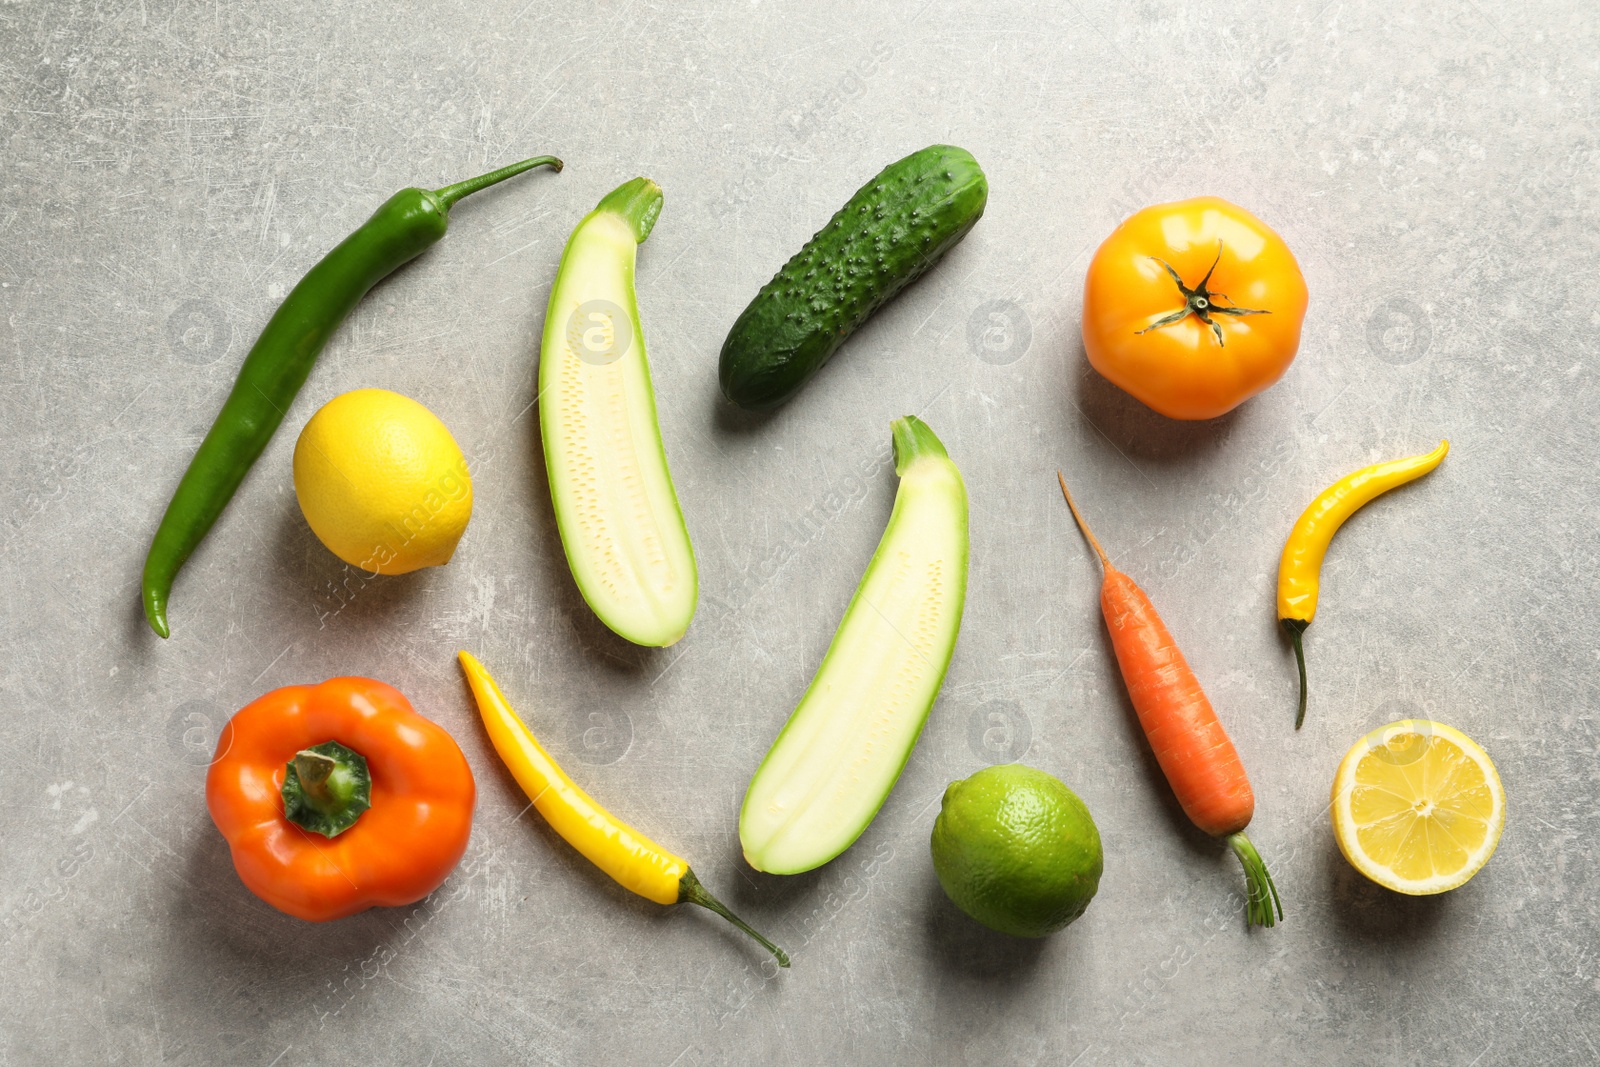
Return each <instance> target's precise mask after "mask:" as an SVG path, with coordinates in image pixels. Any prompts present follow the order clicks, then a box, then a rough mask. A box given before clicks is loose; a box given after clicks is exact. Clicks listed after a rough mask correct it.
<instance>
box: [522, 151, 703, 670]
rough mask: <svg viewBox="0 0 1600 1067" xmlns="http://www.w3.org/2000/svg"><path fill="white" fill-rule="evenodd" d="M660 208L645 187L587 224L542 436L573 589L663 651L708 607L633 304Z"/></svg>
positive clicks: (563, 271)
mask: <svg viewBox="0 0 1600 1067" xmlns="http://www.w3.org/2000/svg"><path fill="white" fill-rule="evenodd" d="M661 199H662V198H661V190H660V188H659V187H658V186H657V185H656V184H655V183H654V182H652V181H650V180H649V179H647V178H635V179H634V180H633V181H630V182H626V183H624V184H623V185H622V186H620V187H618V188H617V189H616V190H615V191H613V192H612V193H611V194H610V195H608V196H607V197H606V198H605V199H604V200H602V201H601V202H600V206H599V207H597V208H596V209H595V210H594V211H592V212H590V213H589V214H588V215H587V216H586V217H585V218H584V220H583V221H582V222H580V223H579V224H578V228H577V229H576V230H574V231H573V233H572V236H571V237H570V238H568V240H567V246H566V249H565V250H564V251H563V252H562V254H561V267H560V269H559V270H558V272H557V274H556V281H555V285H554V286H553V287H552V288H551V290H550V304H549V307H548V309H547V311H546V313H545V323H544V337H543V342H542V344H541V348H540V356H539V432H540V436H541V438H542V440H543V442H544V459H545V469H546V471H547V472H548V474H549V477H550V497H551V501H552V503H553V505H554V509H555V516H556V526H557V527H558V528H559V530H560V532H561V544H562V547H563V548H564V549H565V551H566V556H567V563H568V565H569V566H570V567H571V568H572V577H573V579H574V580H575V581H576V582H577V585H578V590H579V592H581V593H582V594H583V599H584V600H585V601H586V602H587V603H588V605H589V607H590V608H591V609H593V610H594V613H595V614H596V615H597V616H599V617H600V621H602V622H604V623H605V624H606V625H607V626H609V627H610V628H611V629H612V630H613V631H615V632H616V633H617V634H618V635H620V636H621V637H624V638H626V639H627V640H629V641H632V642H633V643H634V644H638V645H654V646H662V645H670V644H672V643H673V642H675V641H677V640H678V639H679V638H680V637H682V636H683V635H684V632H685V631H687V630H688V628H689V621H690V620H691V619H692V618H693V617H694V609H695V602H696V600H697V599H698V596H699V578H698V575H697V572H696V570H695V561H694V549H693V548H692V546H691V545H690V543H689V531H688V528H687V527H686V526H685V525H684V521H683V511H682V509H680V508H679V506H678V495H677V492H676V490H674V488H673V485H672V474H671V472H670V471H669V470H668V469H667V456H666V450H665V449H664V447H663V446H662V443H661V428H660V425H659V423H658V421H657V417H656V400H655V391H654V389H653V388H652V386H651V383H650V365H649V362H648V357H647V355H646V352H645V343H644V330H643V328H642V327H641V325H640V322H639V308H638V302H637V299H636V297H635V292H634V262H635V259H636V258H637V255H638V246H639V245H640V244H641V243H642V242H643V241H644V240H645V238H646V237H648V236H649V235H650V230H651V228H652V227H653V226H654V225H655V220H656V216H657V215H658V214H659V213H660V211H661Z"/></svg>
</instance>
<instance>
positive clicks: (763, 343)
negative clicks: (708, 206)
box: [718, 144, 989, 411]
mask: <svg viewBox="0 0 1600 1067" xmlns="http://www.w3.org/2000/svg"><path fill="white" fill-rule="evenodd" d="M988 201H989V180H988V179H987V178H985V177H984V174H983V169H982V168H981V167H979V166H978V161H977V160H976V159H973V158H972V153H970V152H968V151H966V149H963V148H956V147H955V146H953V145H944V144H937V145H932V146H931V147H928V148H924V149H923V150H922V151H920V152H913V153H912V154H911V155H909V156H907V157H905V158H904V159H902V160H900V161H899V162H897V163H891V164H889V166H887V167H885V168H884V169H883V170H882V172H880V173H879V174H878V176H877V177H876V178H873V179H872V180H871V181H870V182H868V183H867V184H865V185H863V186H862V187H861V188H860V189H858V190H857V191H856V194H855V195H854V196H852V197H851V198H850V200H849V202H848V203H846V204H845V206H844V207H842V208H840V209H839V211H838V213H837V214H836V215H834V216H833V219H832V220H831V221H829V223H828V224H827V225H826V226H824V227H823V228H822V229H821V230H818V231H817V233H816V235H815V236H814V237H812V238H811V240H809V241H807V242H806V245H805V247H804V248H802V249H800V251H799V252H797V253H796V254H795V256H794V258H792V259H790V260H789V262H787V263H785V264H784V265H783V269H782V270H780V271H778V273H777V274H776V275H775V276H774V277H773V279H772V280H771V281H770V282H768V283H767V284H766V285H764V286H762V288H761V292H759V293H757V294H756V298H755V299H754V300H752V301H750V306H749V307H747V308H745V309H744V313H743V314H741V315H740V316H739V318H738V321H736V322H735V323H734V324H733V329H731V330H730V331H728V338H727V340H726V341H724V342H723V343H722V357H721V360H720V363H719V367H718V371H719V376H720V378H721V382H722V394H723V395H724V396H726V397H727V398H728V399H729V400H730V401H732V402H733V403H734V404H737V405H738V406H739V407H741V408H745V409H746V410H749V411H767V410H770V409H772V408H775V407H777V406H778V405H779V404H782V403H783V402H784V401H785V400H788V399H789V398H790V397H791V396H793V395H794V394H795V393H796V392H797V391H798V390H799V389H800V387H801V386H802V385H804V384H805V383H806V382H807V381H808V380H810V378H811V376H812V375H814V374H816V373H817V372H818V371H819V370H821V369H822V367H823V365H824V364H826V363H827V362H828V360H829V358H830V357H832V355H833V354H834V352H836V351H838V349H839V346H840V345H842V344H844V342H845V341H846V340H847V339H848V338H849V337H850V335H851V334H853V333H855V331H856V330H857V329H858V328H859V327H860V326H861V324H862V323H864V322H866V321H867V319H868V318H869V317H871V315H872V313H873V312H874V311H877V310H878V309H879V308H880V307H882V306H883V305H884V304H886V303H887V302H888V301H889V300H890V299H891V298H892V297H893V296H894V295H895V294H896V293H898V292H899V291H900V290H901V289H904V288H905V287H906V286H907V285H910V284H911V283H912V282H914V281H916V280H917V279H918V278H920V277H921V276H922V275H923V274H924V273H926V272H927V270H928V269H929V268H930V267H932V266H933V265H934V264H935V263H937V262H939V260H940V259H941V258H942V257H943V256H944V254H945V253H946V252H948V251H950V249H952V248H954V247H955V246H956V244H957V243H958V242H960V240H961V238H963V237H965V236H966V235H967V231H968V230H970V229H972V227H973V224H974V223H976V222H977V221H978V220H979V219H980V218H982V217H983V209H984V206H985V205H986V204H987V203H988Z"/></svg>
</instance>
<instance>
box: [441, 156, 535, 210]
mask: <svg viewBox="0 0 1600 1067" xmlns="http://www.w3.org/2000/svg"><path fill="white" fill-rule="evenodd" d="M563 166H565V164H564V163H562V162H561V160H559V159H557V158H556V157H555V156H534V157H533V158H532V159H524V160H523V161H522V162H521V163H513V164H511V165H510V166H509V167H501V168H500V169H499V170H492V171H490V172H489V173H488V174H480V175H478V176H477V177H476V178H468V179H467V180H466V181H464V182H456V183H455V184H454V185H447V186H445V187H444V188H443V189H435V190H434V191H433V195H434V196H435V197H436V198H438V200H439V204H440V206H441V207H442V208H444V210H446V211H449V210H450V208H451V207H452V206H454V204H455V202H456V201H457V200H460V199H461V198H462V197H464V196H471V195H472V194H473V193H475V192H477V191H478V190H479V189H487V188H489V186H491V185H497V184H499V183H500V182H503V181H505V180H506V179H507V178H509V177H511V176H512V175H514V174H521V173H522V172H523V171H525V170H532V169H533V168H534V167H549V168H551V169H552V170H554V171H555V172H556V173H557V174H559V173H561V168H562V167H563Z"/></svg>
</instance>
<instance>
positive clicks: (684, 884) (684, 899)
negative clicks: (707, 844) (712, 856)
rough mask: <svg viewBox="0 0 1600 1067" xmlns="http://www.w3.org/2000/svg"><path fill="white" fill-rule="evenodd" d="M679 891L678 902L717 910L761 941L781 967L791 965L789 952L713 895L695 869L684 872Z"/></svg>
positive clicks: (762, 945) (719, 913) (708, 909)
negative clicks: (756, 930)
mask: <svg viewBox="0 0 1600 1067" xmlns="http://www.w3.org/2000/svg"><path fill="white" fill-rule="evenodd" d="M678 893H679V896H678V903H680V904H698V905H700V906H701V907H702V908H705V909H706V910H707V911H714V912H716V913H717V914H718V915H720V916H722V917H723V918H724V919H727V920H728V921H729V922H731V923H732V924H733V925H735V926H737V927H738V928H739V929H741V930H743V931H744V932H745V933H747V934H749V935H750V936H751V937H753V938H755V939H756V941H758V942H760V944H761V947H762V948H764V949H766V950H767V951H768V952H770V953H772V955H773V956H774V957H775V958H776V959H777V961H778V966H779V967H787V966H789V954H788V953H787V952H785V951H783V949H781V948H779V947H778V946H777V945H774V944H773V943H772V942H771V941H768V940H767V939H766V938H764V937H762V936H761V935H760V934H758V933H756V932H755V930H754V929H753V928H752V927H751V926H750V925H749V924H748V923H746V922H745V921H744V920H743V919H741V918H739V917H738V916H737V915H735V914H734V913H733V912H731V911H729V910H728V908H727V906H726V905H724V904H723V903H722V901H720V900H718V899H717V898H716V897H714V896H712V895H711V893H710V891H709V890H707V889H706V887H705V886H703V885H701V884H700V879H698V878H696V877H695V876H694V872H693V871H690V870H685V871H684V872H683V879H682V880H681V881H680V882H679V883H678Z"/></svg>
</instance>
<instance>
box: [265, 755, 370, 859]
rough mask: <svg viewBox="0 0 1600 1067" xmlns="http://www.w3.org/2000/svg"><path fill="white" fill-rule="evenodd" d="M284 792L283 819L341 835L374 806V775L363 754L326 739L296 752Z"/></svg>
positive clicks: (314, 829) (324, 833) (287, 774)
mask: <svg viewBox="0 0 1600 1067" xmlns="http://www.w3.org/2000/svg"><path fill="white" fill-rule="evenodd" d="M281 793H282V796H283V815H284V818H286V819H288V820H289V821H290V822H292V823H294V824H295V825H296V826H299V827H300V828H302V829H304V830H310V831H311V832H312V833H318V834H321V835H322V836H324V837H338V836H339V835H340V834H342V833H344V832H345V831H346V830H348V829H350V827H352V826H354V825H355V824H356V820H357V819H359V818H361V814H362V813H363V812H364V811H366V810H367V809H368V808H370V807H372V775H371V774H370V772H369V771H368V770H367V761H366V758H365V757H364V756H362V755H361V753H359V752H356V751H354V750H353V749H349V748H346V747H345V746H344V745H341V744H340V743H339V742H337V741H324V742H323V743H322V744H320V745H313V746H312V747H311V748H307V749H302V750H300V751H299V752H296V753H295V754H294V758H293V759H291V760H290V761H289V766H288V768H287V769H286V770H285V771H284V775H283V789H282V790H281Z"/></svg>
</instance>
